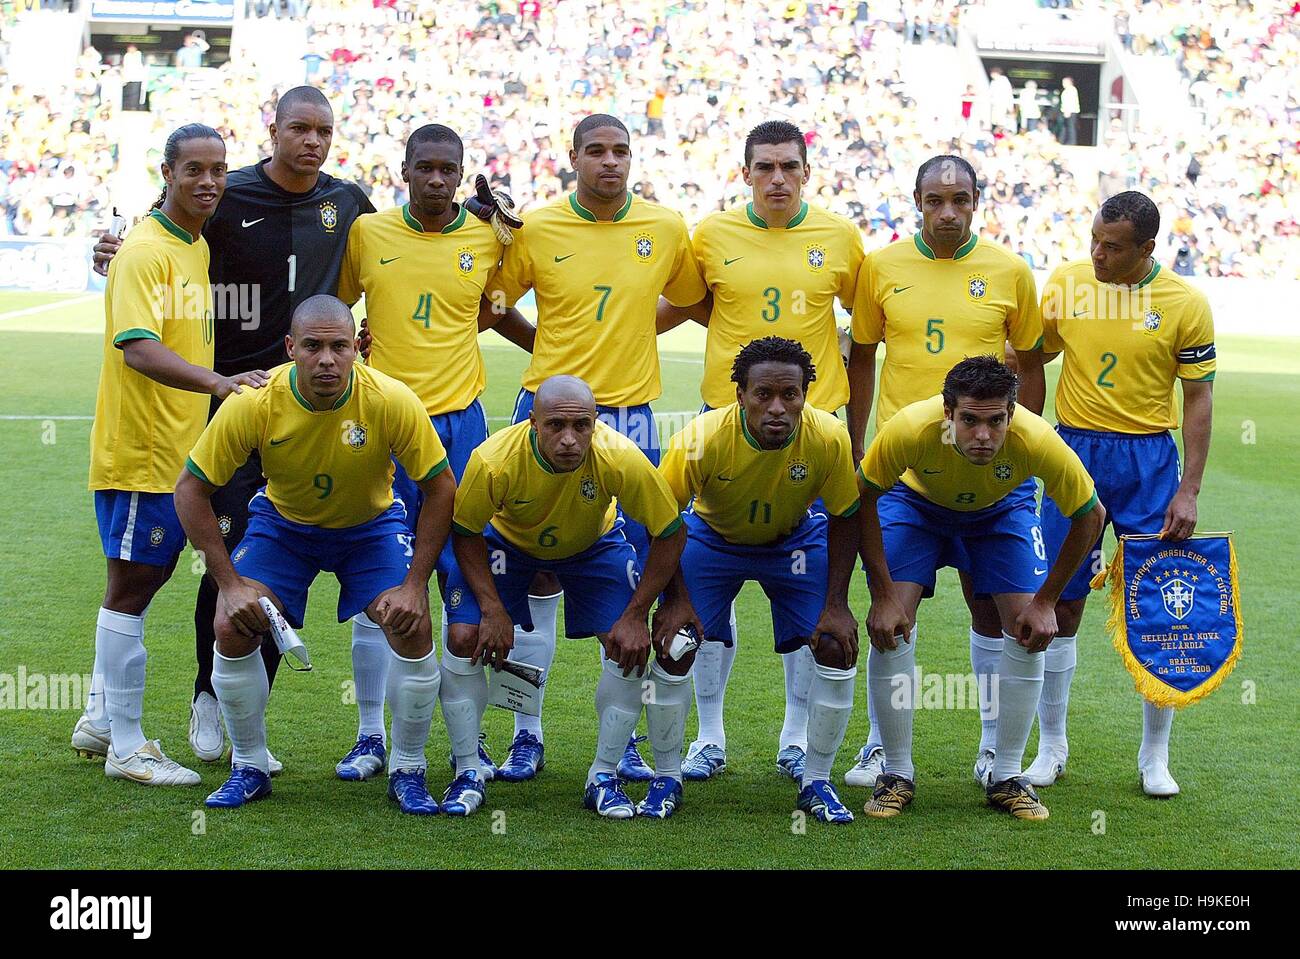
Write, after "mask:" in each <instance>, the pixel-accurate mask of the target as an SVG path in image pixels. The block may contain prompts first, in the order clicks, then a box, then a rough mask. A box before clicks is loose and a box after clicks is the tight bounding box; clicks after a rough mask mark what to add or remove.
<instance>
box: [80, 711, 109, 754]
mask: <svg viewBox="0 0 1300 959" xmlns="http://www.w3.org/2000/svg"><path fill="white" fill-rule="evenodd" d="M108 747H109V741H108V727H107V726H105V727H104V728H102V729H101V728H99V727H98V726H96V725H95V724H94V723H92V722H91V721H90V717H89V716H87V715H86V714H85V713H82V714H81V718H80V719H78V720H77V725H75V726H73V727H72V748H73V749H75V750H76V751H77V755H78V756H82V757H84V758H86V759H103V758H104V757H105V756H107V755H108Z"/></svg>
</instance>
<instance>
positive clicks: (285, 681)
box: [0, 295, 1300, 869]
mask: <svg viewBox="0 0 1300 959" xmlns="http://www.w3.org/2000/svg"><path fill="white" fill-rule="evenodd" d="M47 306H48V307H49V309H42V308H43V307H47ZM101 328H102V310H101V308H100V306H99V304H98V302H97V300H96V299H95V298H93V297H91V298H87V297H71V298H59V297H54V296H43V295H0V381H2V382H3V384H4V389H3V392H2V393H0V464H2V466H0V468H2V469H3V476H4V480H5V482H4V491H5V494H6V495H5V496H4V499H3V503H0V524H2V525H0V529H2V531H3V538H2V540H0V542H2V543H3V548H2V552H0V561H2V566H0V569H2V573H0V676H8V677H10V678H9V680H8V682H10V683H11V684H12V683H14V682H15V681H16V678H17V676H18V674H19V671H20V669H22V670H23V671H24V672H25V675H26V676H27V677H29V682H30V677H32V676H41V677H49V676H54V675H61V674H70V673H75V674H85V673H89V671H90V667H91V662H92V658H93V652H94V645H93V637H94V622H95V613H96V610H97V608H98V606H99V604H100V601H101V598H102V595H103V587H104V560H103V558H102V554H101V551H100V545H99V540H98V536H97V533H96V529H95V521H94V511H93V506H92V501H91V496H90V494H89V493H88V492H87V491H86V471H87V455H88V440H89V432H90V421H89V416H90V414H91V413H92V412H93V409H94V395H95V386H96V380H97V376H98V367H99V356H100V350H101V342H102V341H101V338H100V335H99V331H100V329H101ZM484 343H485V355H486V357H487V361H488V367H489V378H488V389H487V393H486V395H485V396H484V405H485V406H486V408H487V411H488V415H489V416H490V417H494V418H499V419H495V420H494V422H493V423H492V425H493V427H499V426H501V425H502V424H503V423H504V422H505V417H507V416H508V415H509V413H510V410H511V408H512V405H513V402H514V397H515V394H516V392H517V389H518V381H519V373H520V372H521V371H522V369H523V367H524V364H525V357H524V356H523V354H521V353H519V352H518V351H517V350H515V349H514V348H513V347H510V346H509V345H507V344H504V343H503V342H501V341H497V342H495V343H494V342H493V340H492V339H491V338H490V334H489V337H488V338H485V340H484ZM661 346H662V347H663V348H664V353H663V357H662V359H663V371H664V396H663V398H662V399H660V400H659V401H658V402H657V403H656V408H657V409H658V410H660V411H669V410H689V409H693V408H695V407H697V406H698V403H699V395H698V391H697V387H698V381H699V376H700V373H701V371H702V363H701V360H700V353H699V352H698V337H696V336H695V335H694V332H693V331H692V332H687V333H684V334H681V335H674V336H673V338H665V339H664V340H662V341H661ZM1298 353H1300V340H1289V339H1275V340H1266V339H1243V338H1238V337H1230V336H1224V337H1221V338H1220V341H1219V357H1220V360H1219V364H1220V372H1219V375H1218V379H1217V381H1216V384H1215V400H1216V409H1215V435H1214V441H1213V448H1212V450H1211V455H1210V462H1209V469H1208V470H1207V474H1206V478H1205V488H1204V490H1203V492H1202V494H1201V498H1200V528H1202V529H1206V530H1215V529H1234V530H1236V537H1237V540H1236V541H1237V550H1238V553H1239V556H1240V561H1241V568H1242V610H1243V614H1244V617H1245V623H1246V647H1245V654H1244V656H1243V659H1242V661H1241V663H1240V665H1239V666H1238V667H1237V670H1236V672H1235V673H1234V674H1233V675H1232V676H1231V677H1230V678H1229V679H1228V680H1227V681H1226V682H1225V684H1224V686H1223V688H1221V689H1220V690H1219V691H1218V692H1217V693H1215V694H1214V695H1213V696H1211V697H1210V698H1209V699H1208V700H1206V701H1204V702H1202V703H1200V704H1198V705H1196V706H1194V707H1192V708H1190V709H1187V710H1184V711H1183V712H1182V713H1181V715H1180V716H1179V717H1178V719H1177V721H1176V723H1175V728H1174V736H1173V742H1172V747H1171V765H1172V769H1173V772H1174V775H1175V776H1176V778H1177V779H1178V781H1179V783H1180V784H1181V786H1182V789H1183V792H1182V795H1180V796H1178V797H1176V798H1174V799H1172V800H1169V801H1164V802H1159V801H1155V800H1151V799H1148V798H1146V797H1145V796H1143V795H1142V793H1141V790H1140V788H1139V786H1138V781H1137V772H1136V754H1137V743H1138V737H1139V730H1140V707H1139V700H1138V698H1137V696H1136V694H1135V693H1134V692H1133V684H1132V681H1131V680H1130V679H1129V678H1128V676H1127V674H1126V673H1125V672H1124V670H1123V668H1122V666H1121V665H1120V661H1119V657H1118V656H1117V655H1116V654H1115V652H1114V651H1113V649H1112V648H1111V647H1110V644H1109V641H1108V639H1107V638H1106V637H1105V636H1104V635H1103V633H1102V622H1103V620H1104V610H1103V607H1102V604H1101V602H1100V596H1099V595H1096V596H1094V598H1093V601H1092V604H1091V605H1090V607H1089V611H1088V614H1087V617H1086V619H1085V621H1084V625H1083V627H1082V629H1081V642H1080V644H1079V659H1080V662H1079V669H1078V672H1077V674H1076V676H1075V682H1074V692H1073V698H1072V701H1071V713H1070V734H1071V754H1070V766H1069V771H1068V774H1067V776H1066V777H1065V778H1064V779H1063V780H1062V781H1061V782H1060V783H1058V784H1057V785H1055V786H1053V787H1051V788H1049V789H1046V790H1044V791H1043V798H1044V801H1045V802H1046V803H1047V804H1048V806H1049V807H1050V809H1051V813H1052V817H1051V819H1050V820H1049V821H1047V822H1046V823H1041V824H1032V823H1018V822H1014V821H1012V820H1011V819H1009V818H1008V817H1006V816H1005V815H1002V814H998V813H995V812H993V811H992V810H990V809H988V808H987V807H985V806H984V804H983V796H982V794H981V791H980V790H979V789H978V787H977V786H976V785H975V783H974V782H973V781H972V779H971V773H970V766H971V762H972V760H973V759H974V751H975V745H976V742H977V739H978V714H977V712H976V711H975V709H974V708H972V707H970V706H969V705H968V707H967V708H965V709H922V710H920V711H919V712H918V714H917V719H916V733H915V744H916V765H917V779H918V782H917V799H916V802H915V804H914V806H913V807H912V809H911V810H910V811H909V812H908V813H907V814H906V815H904V816H901V817H899V818H898V819H896V820H891V821H888V822H879V821H874V820H870V819H868V818H867V817H865V816H862V815H859V816H858V819H857V821H856V822H854V823H853V824H852V825H850V826H847V827H838V828H837V827H825V826H821V825H820V824H818V823H815V822H809V823H807V826H806V830H800V829H799V828H798V823H797V821H796V819H795V818H794V817H792V815H791V813H792V811H793V808H794V797H795V790H794V788H793V786H792V784H791V783H790V782H789V781H788V780H786V779H784V778H783V777H781V776H780V775H779V774H778V773H777V771H776V769H775V767H774V758H775V753H776V747H777V741H776V740H777V734H778V732H779V730H780V727H781V719H782V711H783V681H782V671H781V666H780V663H779V662H778V661H777V658H776V656H775V655H774V654H773V653H772V651H771V623H770V619H769V617H768V614H767V611H766V609H765V608H764V606H763V603H762V599H763V597H762V594H761V592H759V591H758V590H757V589H756V588H754V587H747V588H746V590H745V592H744V593H742V595H741V599H740V601H739V603H738V615H739V621H740V634H741V642H740V653H739V655H738V657H737V659H736V664H735V669H734V672H733V674H732V679H731V685H730V693H729V695H728V700H727V714H726V719H727V729H728V755H727V759H728V768H727V771H726V772H725V773H724V774H722V776H721V777H720V778H718V779H717V780H715V781H712V782H708V783H702V784H688V788H687V790H686V802H685V805H684V807H683V808H682V809H681V811H680V812H679V813H678V815H677V816H676V817H675V818H673V819H672V820H669V821H667V822H654V821H645V820H640V819H637V820H633V821H631V822H607V821H603V820H600V819H598V818H597V817H596V816H594V815H593V814H591V813H589V812H586V811H585V810H583V809H582V808H581V792H582V785H583V777H584V774H585V772H586V768H587V766H588V764H589V763H590V760H591V754H592V750H593V749H594V746H595V717H594V708H593V695H594V689H595V683H596V679H597V675H598V667H597V665H596V664H597V656H596V650H595V648H594V642H592V641H590V640H587V641H576V642H570V641H565V640H561V641H560V644H559V650H558V653H557V656H556V660H555V666H554V671H553V674H552V678H551V680H550V682H549V685H548V690H549V692H548V696H547V716H546V729H547V743H546V745H547V757H546V758H547V768H546V770H545V771H544V772H543V773H542V775H541V777H540V778H539V779H537V780H535V781H533V782H531V783H524V784H519V785H507V784H493V785H489V788H488V794H487V803H486V805H485V807H484V808H483V810H482V811H481V812H480V813H479V814H478V815H476V816H474V817H472V818H469V819H467V820H452V819H448V818H445V817H437V818H434V819H420V818H415V817H407V816H402V815H401V814H399V813H398V812H397V810H396V808H395V806H393V805H392V804H391V803H389V802H388V801H387V799H386V798H385V795H384V791H385V781H384V780H383V779H382V778H380V779H376V780H372V781H370V782H367V783H360V784H354V783H342V782H339V781H337V780H336V779H335V778H334V775H333V766H334V763H335V762H336V761H337V760H338V758H339V757H340V756H341V755H342V754H343V752H344V751H345V750H346V749H347V748H348V747H349V746H350V745H351V743H352V741H353V739H354V736H355V729H356V709H355V707H354V706H352V705H349V704H347V703H345V701H344V700H345V685H346V684H347V682H348V680H349V679H350V676H351V663H350V657H349V635H350V634H349V631H348V628H347V627H346V626H345V625H339V624H337V623H335V622H334V616H333V609H334V603H335V600H336V590H337V587H336V585H335V583H334V580H333V579H332V578H330V577H326V576H322V577H321V578H320V579H318V580H317V583H316V587H315V589H314V591H313V593H312V601H311V606H310V609H309V611H308V617H307V627H306V629H305V630H303V635H304V636H305V637H306V639H307V641H308V642H309V643H310V645H311V649H312V658H313V661H314V662H316V663H317V664H318V665H317V668H316V670H315V672H313V673H310V674H305V675H300V674H295V673H291V672H290V671H288V670H281V672H280V675H279V677H278V679H277V682H276V686H275V690H274V693H273V695H272V697H271V705H270V710H269V717H268V723H269V736H270V744H271V746H272V749H273V751H274V752H275V754H276V755H277V756H278V757H279V758H280V759H281V760H282V761H283V762H284V764H285V767H286V770H285V773H284V775H282V776H281V777H279V778H277V779H276V780H275V792H274V795H273V796H272V797H271V798H270V799H269V800H267V801H264V802H261V803H257V804H255V805H253V806H251V807H249V808H246V809H243V810H239V811H236V812H230V813H222V812H215V811H208V812H207V813H206V814H205V812H204V810H203V805H202V803H203V798H204V797H205V796H206V795H207V793H208V792H209V791H210V790H212V789H214V788H215V787H216V786H217V785H219V784H220V783H221V782H222V780H223V779H224V770H223V768H222V767H220V766H218V765H207V764H203V763H198V762H197V761H195V760H194V758H193V756H192V755H191V753H190V750H189V745H188V743H187V742H186V730H187V724H188V717H189V708H188V707H189V701H190V693H191V688H192V680H193V673H194V654H193V643H194V640H193V627H192V610H193V601H194V593H195V589H196V586H197V576H196V575H195V574H194V573H193V572H192V571H191V563H190V559H189V554H188V553H187V554H186V555H185V556H183V557H182V560H181V563H180V565H179V567H178V571H177V574H176V576H175V577H174V578H173V580H172V581H171V582H170V583H169V584H168V585H167V587H166V588H165V589H164V590H163V591H162V592H161V593H160V594H159V596H158V598H157V600H156V601H155V602H154V605H153V608H152V610H151V611H150V615H149V620H148V626H147V634H146V638H145V644H146V646H147V647H148V649H149V680H148V689H147V693H146V696H145V713H144V715H145V730H146V733H147V734H148V735H150V736H155V737H160V738H161V739H162V742H163V745H164V747H165V748H166V749H167V750H168V751H169V752H170V754H171V755H172V756H173V757H174V758H176V759H177V760H180V761H181V762H183V763H186V764H189V765H192V766H194V767H196V768H198V769H199V770H200V771H201V773H202V775H203V784H202V785H201V786H199V787H196V788H193V789H158V790H150V789H144V788H139V787H136V786H133V785H132V784H129V783H125V782H120V781H116V780H108V779H106V778H105V777H104V775H103V771H102V768H101V767H100V766H99V765H97V764H92V763H89V762H86V761H84V760H80V759H77V758H76V757H75V756H74V754H73V752H72V750H71V748H70V747H69V745H68V737H69V735H70V734H71V731H72V725H73V723H74V721H75V720H76V717H77V714H78V710H79V708H80V704H79V703H70V704H59V705H63V706H64V707H65V708H61V709H54V708H48V707H49V705H51V704H49V703H47V704H46V708H28V709H9V708H5V709H3V710H0V755H3V757H4V759H5V761H6V764H7V766H8V768H9V770H10V775H9V776H7V777H6V784H5V786H4V787H3V789H0V867H4V868H13V867H35V868H77V867H90V868H101V867H102V868H203V869H206V868H240V867H315V868H342V867H359V868H382V867H403V868H411V867H426V866H427V867H443V868H466V867H471V868H472V867H521V868H547V867H579V868H611V867H612V868H619V867H623V868H647V867H649V868H653V867H666V868H720V867H741V868H768V867H795V868H798V867H823V866H824V867H849V868H881V867H937V868H1021V867H1039V868H1079V867H1090V868H1107V867H1111V868H1197V869H1206V868H1262V867H1290V868H1295V867H1296V866H1298V865H1300V851H1298V850H1297V844H1296V842H1295V838H1294V830H1293V826H1292V824H1291V823H1290V819H1291V817H1289V816H1286V815H1285V813H1284V810H1286V809H1289V808H1290V807H1291V783H1292V781H1293V780H1294V774H1295V772H1296V759H1295V757H1296V756H1297V755H1300V734H1298V733H1297V726H1296V716H1297V705H1300V695H1298V693H1297V686H1298V684H1297V679H1298V678H1300V671H1298V669H1297V667H1296V665H1295V663H1296V661H1297V653H1298V652H1300V640H1298V639H1297V634H1296V629H1295V608H1296V604H1295V599H1294V597H1295V588H1294V579H1293V571H1292V565H1293V564H1294V562H1295V560H1296V558H1297V557H1298V556H1300V533H1298V532H1297V527H1296V524H1295V522H1294V514H1295V509H1294V506H1295V502H1296V493H1297V489H1298V488H1300V483H1298V482H1297V480H1296V476H1297V475H1298V473H1300V442H1297V440H1300V430H1297V427H1296V425H1295V413H1294V410H1295V409H1296V408H1297V406H1300V380H1297V378H1296V376H1295V372H1296V371H1297V369H1300V358H1298V357H1297V354H1298ZM1058 369H1059V364H1055V365H1053V366H1052V367H1049V385H1051V384H1054V383H1055V378H1056V374H1057V370H1058ZM1052 392H1053V390H1052V389H1049V396H1050V395H1051V393H1052ZM1049 415H1050V411H1049ZM61 417H69V418H61ZM851 598H852V603H853V608H854V610H855V612H856V613H857V614H858V615H859V617H860V618H861V617H864V616H865V613H866V606H867V602H866V589H865V584H864V582H863V579H862V577H861V575H860V574H859V575H858V576H857V577H856V579H855V581H854V585H853V592H852V597H851ZM967 628H968V621H967V618H966V615H965V609H964V607H963V605H962V601H961V596H960V590H959V589H958V587H957V583H956V579H955V576H953V575H952V574H951V571H947V572H946V573H945V574H944V575H943V576H942V578H941V581H940V587H939V595H938V596H937V597H936V598H935V599H934V600H931V601H929V602H927V603H926V604H924V605H923V607H922V611H921V616H920V639H919V643H918V662H919V664H920V666H921V668H922V669H923V670H924V671H925V672H926V673H938V674H961V675H964V674H966V673H968V672H969V669H970V666H969V659H968V652H967V640H966V634H967ZM863 642H864V647H865V634H864V639H863ZM3 681H4V680H3V679H0V682H3ZM857 683H858V688H857V695H856V699H855V709H854V715H853V719H852V722H851V723H850V727H849V736H848V739H847V741H846V742H845V744H844V747H843V749H842V750H841V752H840V755H839V757H838V761H837V763H836V767H835V776H836V781H837V783H838V781H839V777H840V776H842V775H843V772H844V770H845V769H846V768H847V766H848V764H849V763H850V761H851V759H852V756H853V753H854V752H855V750H856V748H857V746H858V745H860V743H861V740H862V739H863V737H864V736H865V732H866V725H867V720H866V699H865V697H866V688H865V670H863V671H861V672H860V674H859V677H858V681H857ZM11 688H12V687H11ZM22 705H28V706H31V705H34V703H33V702H32V701H31V700H30V699H27V700H26V701H25V702H23V703H22ZM510 719H511V718H510V716H509V714H507V713H504V712H502V711H499V710H489V711H488V715H487V717H486V720H485V727H486V730H487V733H488V737H489V744H490V747H491V749H492V752H493V755H494V756H496V757H498V758H500V757H501V756H502V755H503V754H504V752H505V747H506V745H507V743H508V741H509V739H510V736H511V721H510ZM643 727H644V722H643ZM694 730H695V719H694V717H693V716H692V718H691V719H690V720H689V722H688V727H687V738H688V740H689V739H690V738H692V736H693V733H694ZM1035 742H1036V738H1035V739H1031V742H1030V747H1029V750H1028V753H1027V757H1026V761H1028V759H1030V758H1032V757H1033V755H1034V749H1035ZM446 748H447V738H446V731H445V728H444V727H443V726H442V722H441V718H440V717H439V718H437V719H435V722H434V728H433V735H432V738H431V742H430V746H429V756H430V760H431V761H430V785H431V788H432V789H433V791H434V792H435V793H437V792H438V791H439V790H440V788H441V785H442V784H443V783H444V781H445V780H448V779H450V775H449V773H448V771H447V769H446V766H445V756H446ZM643 790H644V787H633V788H632V789H630V790H629V791H630V794H631V795H632V796H633V797H634V798H639V797H640V796H641V795H642V794H643ZM841 795H842V796H843V798H844V799H845V801H846V802H847V803H848V804H849V805H850V807H851V808H853V809H854V810H860V808H861V806H862V803H863V802H864V801H865V799H866V798H867V796H866V790H864V789H849V788H847V787H846V788H843V789H842V790H841Z"/></svg>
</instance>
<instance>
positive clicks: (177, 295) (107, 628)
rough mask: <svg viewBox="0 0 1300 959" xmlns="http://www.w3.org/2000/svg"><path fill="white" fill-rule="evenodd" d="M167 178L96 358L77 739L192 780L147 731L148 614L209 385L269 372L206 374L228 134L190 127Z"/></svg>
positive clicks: (130, 258) (127, 248)
mask: <svg viewBox="0 0 1300 959" xmlns="http://www.w3.org/2000/svg"><path fill="white" fill-rule="evenodd" d="M162 175H163V181H164V183H165V186H164V187H163V194H162V197H161V198H160V200H159V201H158V202H157V203H156V204H155V205H154V208H153V210H151V211H150V213H149V216H147V217H146V218H145V219H144V221H143V222H142V223H141V224H140V226H139V228H138V229H135V230H132V231H131V236H130V237H128V238H127V240H126V241H125V242H124V243H123V244H122V252H121V255H120V256H119V257H118V259H117V260H116V262H115V263H114V265H113V267H112V269H111V270H110V271H109V275H108V287H107V289H106V291H105V296H104V312H105V319H106V323H105V328H104V363H103V368H102V369H101V371H100V376H99V390H98V394H97V396H96V399H95V423H94V426H93V427H92V428H91V433H90V489H92V490H94V493H95V515H96V517H97V518H98V520H99V536H100V541H101V542H102V544H103V547H104V556H105V557H106V558H107V559H108V586H107V588H106V589H105V591H104V603H103V606H101V607H100V610H99V618H98V622H97V626H96V629H95V666H94V671H93V674H92V676H93V679H92V682H91V693H90V698H89V702H88V703H87V707H86V712H85V713H84V714H83V715H82V716H81V717H80V718H79V719H78V720H77V724H76V727H75V728H74V730H73V733H72V746H73V748H74V749H76V750H77V752H78V753H80V754H82V755H86V756H103V757H104V772H105V774H106V775H108V776H109V777H111V778H114V779H129V780H131V781H133V782H138V783H143V784H145V785H149V786H193V785H197V784H198V782H199V775H198V773H196V772H194V771H192V770H190V769H186V768H185V767H183V766H181V765H179V764H178V763H176V762H174V761H173V760H171V759H168V758H167V756H166V755H165V754H164V753H163V751H162V747H161V745H160V744H159V742H158V741H157V740H147V739H146V738H145V735H144V732H143V730H142V728H141V725H140V716H141V709H142V706H143V703H144V681H145V662H146V659H147V654H146V653H145V647H144V617H145V613H146V612H147V611H148V608H149V604H150V603H151V602H152V601H153V597H154V595H155V594H156V593H157V592H158V590H159V589H161V588H162V586H163V584H164V583H166V582H167V580H168V579H169V578H170V577H171V574H172V571H173V570H174V569H175V568H176V560H177V557H179V556H180V553H181V550H182V549H184V547H185V533H184V532H183V531H182V529H181V524H180V522H179V521H178V520H177V518H176V509H175V507H174V505H173V502H172V492H173V490H174V489H175V486H176V474H177V473H179V472H180V468H181V465H182V464H184V462H185V453H186V451H187V450H188V449H189V447H190V446H191V445H192V444H193V442H194V440H195V439H197V438H198V435H199V433H200V432H201V431H202V429H203V421H204V416H205V412H206V408H207V402H208V401H207V396H209V395H211V396H215V397H218V398H221V397H225V396H227V395H229V394H230V393H232V392H234V393H239V392H241V387H244V386H250V387H254V388H256V387H260V386H262V385H263V384H264V383H265V382H266V375H267V374H266V372H265V371H263V370H253V371H252V372H249V373H240V374H237V375H234V376H224V375H222V374H220V373H214V372H213V371H212V290H211V288H210V287H209V285H208V245H207V243H206V242H205V241H204V239H203V236H202V231H203V224H204V222H205V221H206V220H207V219H208V217H210V216H212V212H213V210H215V209H216V208H217V203H218V202H219V201H220V200H221V194H222V191H223V190H224V189H225V186H226V145H225V143H224V142H223V141H222V139H221V135H220V134H219V133H217V131H216V130H214V129H212V128H211V127H207V126H203V125H202V124H198V123H191V124H187V125H186V126H183V127H180V128H178V129H177V130H175V131H173V132H172V134H171V136H169V137H168V138H167V143H166V145H165V146H164V148H163V160H162Z"/></svg>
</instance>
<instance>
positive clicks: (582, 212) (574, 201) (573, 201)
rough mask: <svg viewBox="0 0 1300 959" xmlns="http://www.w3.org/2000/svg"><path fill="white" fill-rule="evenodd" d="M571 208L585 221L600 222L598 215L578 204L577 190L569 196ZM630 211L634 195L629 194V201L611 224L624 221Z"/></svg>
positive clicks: (615, 215)
mask: <svg viewBox="0 0 1300 959" xmlns="http://www.w3.org/2000/svg"><path fill="white" fill-rule="evenodd" d="M569 206H571V207H573V212H574V213H576V214H578V216H580V217H582V218H583V219H584V220H589V221H591V222H592V223H599V222H600V219H599V218H598V217H597V216H596V214H594V213H592V212H591V211H590V210H588V209H587V208H586V207H585V206H583V205H582V204H581V203H579V202H578V191H577V190H574V191H573V192H572V193H570V194H569ZM630 209H632V194H631V193H630V192H629V193H628V195H627V201H626V202H625V203H624V204H623V207H622V209H620V210H619V211H618V212H617V213H615V214H614V219H613V220H612V221H611V222H613V223H617V222H618V221H619V220H621V219H623V217H625V216H627V211H628V210H630Z"/></svg>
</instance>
